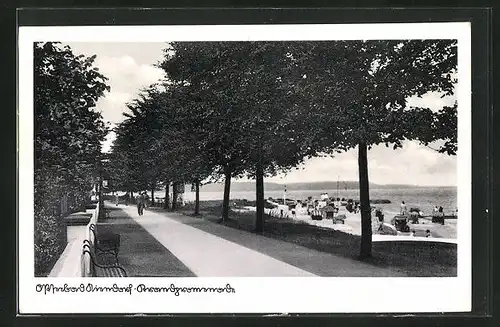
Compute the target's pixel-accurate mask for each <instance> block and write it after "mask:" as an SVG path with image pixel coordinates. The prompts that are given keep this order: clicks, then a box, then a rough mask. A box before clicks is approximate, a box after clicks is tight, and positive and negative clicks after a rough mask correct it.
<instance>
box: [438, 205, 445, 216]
mask: <svg viewBox="0 0 500 327" xmlns="http://www.w3.org/2000/svg"><path fill="white" fill-rule="evenodd" d="M439 215H440V216H444V210H443V207H441V206H439Z"/></svg>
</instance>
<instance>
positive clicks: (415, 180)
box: [266, 141, 457, 186]
mask: <svg viewBox="0 0 500 327" xmlns="http://www.w3.org/2000/svg"><path fill="white" fill-rule="evenodd" d="M357 155H358V151H357V149H353V150H350V151H347V152H345V153H342V154H339V155H336V156H335V157H333V158H313V159H311V160H308V161H307V162H306V163H305V164H304V165H303V166H302V167H301V169H299V170H292V171H291V172H289V173H288V174H283V175H279V176H276V177H273V178H267V179H266V180H267V181H270V182H278V183H297V182H307V181H335V180H337V178H338V179H340V180H352V181H357V180H359V175H358V174H359V171H358V161H357ZM368 172H369V179H370V181H371V182H373V183H377V184H413V185H429V186H431V185H436V186H446V185H456V183H457V159H456V156H447V155H445V154H441V153H438V152H436V151H434V150H432V149H429V148H427V147H424V146H422V145H419V144H418V143H417V142H413V141H407V142H404V143H403V148H402V149H397V150H393V149H392V147H389V148H386V147H385V145H378V146H374V147H373V148H372V149H371V150H369V151H368Z"/></svg>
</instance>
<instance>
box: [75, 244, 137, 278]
mask: <svg viewBox="0 0 500 327" xmlns="http://www.w3.org/2000/svg"><path fill="white" fill-rule="evenodd" d="M82 256H83V258H85V256H88V257H89V260H88V262H89V263H90V269H89V271H90V276H92V277H127V272H126V271H125V268H123V267H122V266H120V265H118V263H117V262H116V263H114V262H107V263H106V262H99V260H98V256H97V255H96V253H95V251H94V249H93V247H92V246H89V245H88V244H84V245H83V253H82ZM84 262H85V260H84Z"/></svg>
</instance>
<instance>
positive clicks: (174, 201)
mask: <svg viewBox="0 0 500 327" xmlns="http://www.w3.org/2000/svg"><path fill="white" fill-rule="evenodd" d="M177 184H179V183H177V182H174V183H173V184H172V211H175V210H176V209H177Z"/></svg>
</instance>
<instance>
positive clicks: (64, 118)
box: [34, 42, 109, 271]
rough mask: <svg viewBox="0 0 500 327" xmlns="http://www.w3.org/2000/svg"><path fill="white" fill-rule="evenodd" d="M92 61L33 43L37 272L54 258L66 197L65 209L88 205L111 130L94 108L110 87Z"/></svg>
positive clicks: (62, 48) (51, 44)
mask: <svg viewBox="0 0 500 327" xmlns="http://www.w3.org/2000/svg"><path fill="white" fill-rule="evenodd" d="M94 60H95V56H92V57H85V56H83V55H78V56H77V55H75V54H74V53H73V52H72V50H71V48H70V47H68V46H62V45H61V44H59V43H54V42H37V43H35V44H34V87H35V92H34V109H35V113H34V118H35V120H34V125H35V126H34V128H35V131H34V132H35V133H34V135H35V140H34V151H35V153H34V154H35V166H34V175H35V182H34V186H35V190H34V195H35V197H34V199H35V224H36V225H37V228H36V229H35V231H36V232H35V250H36V251H37V253H39V254H40V255H39V256H37V258H38V259H37V260H39V262H38V263H37V265H36V267H37V271H38V270H40V269H41V268H40V267H41V266H43V264H44V262H45V261H47V260H49V261H50V260H51V258H53V255H54V253H51V252H50V251H51V249H53V248H54V246H51V245H54V242H57V241H58V239H59V237H57V235H54V234H51V231H52V232H53V231H55V230H57V229H58V228H59V227H57V226H59V221H58V219H59V216H58V215H59V214H61V213H64V212H61V206H60V204H61V201H62V199H63V197H66V198H67V201H68V202H69V208H67V209H66V210H74V209H76V208H78V207H79V206H81V205H83V204H85V203H84V202H85V198H86V197H87V196H88V192H89V191H90V190H91V189H92V186H93V183H94V182H95V178H96V177H97V175H98V167H99V166H98V165H99V158H100V154H101V142H102V141H103V140H104V137H105V135H106V133H107V129H106V126H105V124H104V122H103V120H102V117H101V114H100V113H99V112H97V111H96V110H95V109H94V107H95V105H96V102H97V100H98V99H99V98H100V97H101V96H103V95H104V93H105V92H106V91H108V90H109V87H108V85H107V84H106V81H107V79H106V77H105V76H103V75H102V74H101V73H99V70H98V68H97V67H95V66H94ZM60 225H61V226H62V227H64V225H62V224H60ZM65 241H66V240H65V236H64V242H65Z"/></svg>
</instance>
